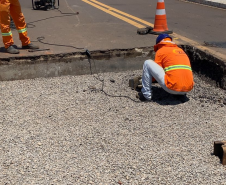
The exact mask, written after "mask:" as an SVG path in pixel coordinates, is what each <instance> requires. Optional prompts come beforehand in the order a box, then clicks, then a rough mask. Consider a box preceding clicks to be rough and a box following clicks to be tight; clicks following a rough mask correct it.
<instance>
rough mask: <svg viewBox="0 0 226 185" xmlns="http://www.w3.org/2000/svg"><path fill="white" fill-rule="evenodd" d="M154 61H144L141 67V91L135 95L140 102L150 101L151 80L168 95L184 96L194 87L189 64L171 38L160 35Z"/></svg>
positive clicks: (184, 54) (183, 53)
mask: <svg viewBox="0 0 226 185" xmlns="http://www.w3.org/2000/svg"><path fill="white" fill-rule="evenodd" d="M154 50H155V52H156V55H155V61H153V60H146V61H145V62H144V66H143V75H142V86H143V87H142V89H141V92H140V93H138V94H137V98H139V99H140V100H142V101H144V100H151V98H152V90H151V88H152V80H154V79H155V80H156V81H157V82H158V83H159V84H160V86H161V87H162V88H163V89H164V90H165V91H166V92H168V93H170V94H175V95H186V93H187V92H189V91H191V90H192V89H193V86H194V81H193V74H192V69H191V64H190V60H189V58H188V56H187V55H186V53H185V52H184V51H183V50H182V49H181V48H179V47H178V46H177V45H176V44H175V43H174V42H172V37H170V36H169V35H168V34H161V35H159V36H158V37H157V39H156V45H155V46H154Z"/></svg>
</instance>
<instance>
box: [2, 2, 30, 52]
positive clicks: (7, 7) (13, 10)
mask: <svg viewBox="0 0 226 185" xmlns="http://www.w3.org/2000/svg"><path fill="white" fill-rule="evenodd" d="M10 16H11V17H12V19H13V21H14V23H15V25H16V28H17V31H18V33H19V36H20V40H21V42H22V46H26V45H28V44H30V39H29V37H28V36H27V28H26V23H25V20H24V15H23V13H22V11H21V6H20V3H19V1H18V0H0V24H1V32H2V40H3V43H4V45H5V48H8V47H9V46H11V45H13V43H14V42H13V37H12V32H11V29H10Z"/></svg>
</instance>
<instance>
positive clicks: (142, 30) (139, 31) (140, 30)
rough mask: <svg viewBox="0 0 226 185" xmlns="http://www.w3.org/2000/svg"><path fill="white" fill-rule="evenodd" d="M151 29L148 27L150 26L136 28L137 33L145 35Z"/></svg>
mask: <svg viewBox="0 0 226 185" xmlns="http://www.w3.org/2000/svg"><path fill="white" fill-rule="evenodd" d="M151 30H153V28H152V27H150V26H148V27H146V28H139V29H137V34H139V35H146V34H148V33H149V32H150V31H151Z"/></svg>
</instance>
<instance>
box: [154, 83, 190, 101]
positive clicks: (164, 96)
mask: <svg viewBox="0 0 226 185" xmlns="http://www.w3.org/2000/svg"><path fill="white" fill-rule="evenodd" d="M152 93H153V98H152V101H153V102H156V103H158V104H160V105H178V104H181V103H185V102H187V101H189V98H188V97H187V96H181V95H173V94H169V93H168V92H166V91H164V90H163V89H162V88H161V87H154V86H153V87H152Z"/></svg>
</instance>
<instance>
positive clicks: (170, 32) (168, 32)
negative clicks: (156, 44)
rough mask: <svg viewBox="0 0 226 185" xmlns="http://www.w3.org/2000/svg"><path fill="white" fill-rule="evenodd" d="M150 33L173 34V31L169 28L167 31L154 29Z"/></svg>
mask: <svg viewBox="0 0 226 185" xmlns="http://www.w3.org/2000/svg"><path fill="white" fill-rule="evenodd" d="M149 33H150V34H154V35H160V34H162V33H167V34H172V33H173V31H169V30H165V31H154V30H150V31H149Z"/></svg>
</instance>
